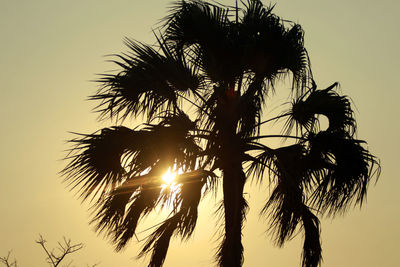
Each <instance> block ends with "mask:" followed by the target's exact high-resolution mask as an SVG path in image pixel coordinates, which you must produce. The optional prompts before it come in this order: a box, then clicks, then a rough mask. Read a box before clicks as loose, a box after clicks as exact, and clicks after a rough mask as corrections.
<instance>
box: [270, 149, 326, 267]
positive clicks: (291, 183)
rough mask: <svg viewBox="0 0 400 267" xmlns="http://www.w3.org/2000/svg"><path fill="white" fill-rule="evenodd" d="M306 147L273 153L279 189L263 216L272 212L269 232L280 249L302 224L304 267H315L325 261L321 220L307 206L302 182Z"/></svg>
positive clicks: (273, 194) (276, 190) (304, 171)
mask: <svg viewBox="0 0 400 267" xmlns="http://www.w3.org/2000/svg"><path fill="white" fill-rule="evenodd" d="M305 153H306V151H305V149H304V147H303V145H300V144H297V145H292V146H289V147H283V148H279V149H275V150H274V154H275V158H274V165H275V175H276V183H277V185H276V187H275V189H274V190H273V192H272V194H271V196H270V198H269V200H268V202H267V204H266V205H265V207H264V209H263V213H266V212H269V216H270V218H271V226H270V230H271V231H272V233H273V234H274V236H275V240H276V243H277V245H278V246H282V245H283V244H284V243H285V241H287V240H289V239H290V238H291V237H292V236H293V234H294V233H295V231H296V229H297V227H298V225H299V224H301V226H302V229H303V231H304V246H303V253H302V257H303V259H302V266H303V267H316V266H318V264H319V263H320V261H321V259H322V256H321V255H322V254H321V252H322V249H321V243H320V229H319V220H318V218H317V217H316V216H315V215H314V214H313V213H312V212H311V211H310V208H309V207H308V206H307V205H306V203H305V201H306V196H305V195H304V192H303V191H304V188H303V181H304V180H305V179H307V178H306V177H305V176H306V175H307V171H306V169H305V167H304V165H303V159H304V156H305Z"/></svg>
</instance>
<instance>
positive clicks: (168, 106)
mask: <svg viewBox="0 0 400 267" xmlns="http://www.w3.org/2000/svg"><path fill="white" fill-rule="evenodd" d="M125 42H126V45H127V46H128V48H129V49H130V52H129V53H128V54H122V55H117V57H118V58H119V61H113V62H115V63H116V64H117V65H119V66H120V67H121V68H122V70H121V71H120V72H119V73H117V74H103V75H102V77H101V78H100V79H99V80H98V82H100V83H101V84H102V87H101V89H100V90H99V91H98V92H97V93H96V94H95V95H93V96H91V97H90V99H91V100H100V104H99V105H98V106H97V110H98V111H99V112H100V116H101V117H105V116H110V117H117V119H118V118H121V119H125V118H126V117H127V116H135V117H136V116H137V115H139V114H143V115H147V118H148V119H152V118H153V117H154V115H155V114H157V112H158V111H161V110H174V109H176V108H177V107H178V104H179V103H178V96H177V94H176V92H186V91H189V90H195V89H197V87H199V85H200V78H199V77H198V76H197V74H196V70H195V69H194V68H191V67H189V66H188V65H187V63H186V62H185V60H184V59H183V58H182V57H180V56H179V55H177V54H176V53H174V52H173V51H172V50H170V49H169V48H168V47H167V46H166V45H164V44H163V43H162V42H160V48H161V51H160V52H158V51H156V50H155V49H154V48H152V47H151V46H148V45H145V44H142V43H139V42H135V41H132V40H129V39H126V41H125ZM118 116H119V117H118Z"/></svg>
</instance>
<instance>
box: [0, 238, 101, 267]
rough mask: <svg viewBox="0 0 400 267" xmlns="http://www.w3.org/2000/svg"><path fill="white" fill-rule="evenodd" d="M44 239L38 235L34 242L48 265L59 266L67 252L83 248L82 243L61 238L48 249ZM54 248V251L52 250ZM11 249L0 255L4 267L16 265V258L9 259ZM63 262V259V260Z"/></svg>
mask: <svg viewBox="0 0 400 267" xmlns="http://www.w3.org/2000/svg"><path fill="white" fill-rule="evenodd" d="M46 242H47V241H46V240H45V239H44V238H43V237H42V235H39V239H38V240H36V243H37V244H39V245H40V246H41V248H42V249H43V251H44V252H45V253H46V257H47V258H46V262H47V263H48V265H49V266H52V267H57V266H61V265H60V264H61V262H63V261H64V260H65V258H66V256H68V255H69V254H73V253H75V252H77V251H79V250H81V249H83V247H84V245H83V244H82V243H77V244H73V243H72V242H71V239H66V238H65V237H64V238H63V242H58V247H56V249H49V248H48V247H47V246H46ZM54 250H56V252H55V251H54ZM10 256H11V251H9V252H8V254H7V257H0V263H3V264H4V265H5V266H6V267H17V266H18V265H17V260H16V259H14V260H11V259H10ZM64 262H65V261H64ZM71 264H72V261H70V262H69V263H68V264H67V265H63V266H70V265H71ZM87 266H88V267H95V266H97V264H93V265H90V266H89V265H87Z"/></svg>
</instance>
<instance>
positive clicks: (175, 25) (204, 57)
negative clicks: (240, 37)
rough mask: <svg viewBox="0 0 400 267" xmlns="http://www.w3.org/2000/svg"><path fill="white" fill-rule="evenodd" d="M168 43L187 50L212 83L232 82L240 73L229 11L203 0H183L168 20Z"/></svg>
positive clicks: (184, 51) (174, 8) (181, 49)
mask: <svg viewBox="0 0 400 267" xmlns="http://www.w3.org/2000/svg"><path fill="white" fill-rule="evenodd" d="M165 21H166V30H165V37H166V41H167V43H168V45H170V46H171V47H174V49H176V50H178V51H181V52H180V53H187V55H188V56H190V57H192V58H193V60H192V63H193V64H195V65H197V66H199V67H200V68H201V70H202V71H203V72H204V73H205V74H206V75H207V79H209V80H211V81H213V82H230V81H233V79H234V78H235V77H236V76H237V75H238V74H239V70H238V69H240V64H237V63H238V62H237V61H236V60H235V59H236V57H237V49H236V47H235V45H234V43H233V42H232V38H231V33H230V24H231V23H230V21H229V19H228V10H226V9H224V8H222V7H220V6H217V5H212V4H209V3H205V2H202V1H180V2H178V3H177V4H176V5H175V6H174V7H173V8H172V12H171V15H170V16H168V17H167V18H166V19H165Z"/></svg>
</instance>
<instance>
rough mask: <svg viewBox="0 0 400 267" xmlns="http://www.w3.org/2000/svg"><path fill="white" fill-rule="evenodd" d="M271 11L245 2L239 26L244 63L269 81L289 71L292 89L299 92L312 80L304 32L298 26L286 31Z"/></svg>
mask: <svg viewBox="0 0 400 267" xmlns="http://www.w3.org/2000/svg"><path fill="white" fill-rule="evenodd" d="M272 9H273V7H269V8H265V7H264V5H263V4H262V3H261V1H259V0H256V1H248V5H247V8H246V9H245V10H244V11H243V12H244V14H243V18H242V20H241V23H240V25H239V27H240V30H239V36H240V40H241V43H242V45H241V47H242V48H243V52H242V56H243V63H244V64H245V65H246V67H247V68H248V69H250V70H251V71H252V72H254V73H255V74H256V75H261V76H263V77H265V78H267V79H269V80H274V79H275V78H276V77H278V75H279V74H281V73H285V72H286V70H290V71H291V72H292V73H293V89H296V90H299V92H302V91H303V90H304V89H305V88H306V87H307V86H308V85H309V82H310V81H309V80H310V78H312V74H311V71H310V66H309V59H308V54H307V51H306V49H305V48H304V32H303V30H302V29H301V27H300V25H298V24H293V26H292V27H291V28H288V29H287V28H286V27H285V25H284V21H283V20H282V19H281V18H279V17H278V16H276V15H275V14H273V13H272Z"/></svg>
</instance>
